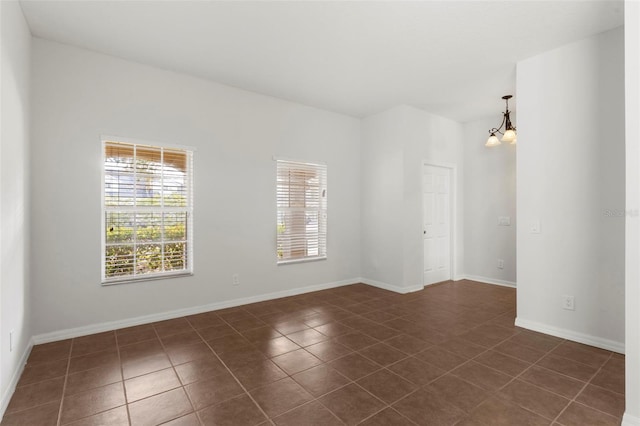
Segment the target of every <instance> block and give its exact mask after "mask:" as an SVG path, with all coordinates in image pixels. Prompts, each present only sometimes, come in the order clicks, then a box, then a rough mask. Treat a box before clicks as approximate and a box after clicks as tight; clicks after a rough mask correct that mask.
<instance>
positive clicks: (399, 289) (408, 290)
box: [360, 278, 424, 294]
mask: <svg viewBox="0 0 640 426" xmlns="http://www.w3.org/2000/svg"><path fill="white" fill-rule="evenodd" d="M360 282H361V283H363V284H367V285H371V286H374V287H378V288H381V289H383V290H389V291H393V292H395V293H400V294H407V293H413V292H414V291H420V290H422V289H423V288H424V286H423V285H416V286H412V287H400V286H398V285H394V284H388V283H384V282H382V281H376V280H372V279H370V278H360Z"/></svg>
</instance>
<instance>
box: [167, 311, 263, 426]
mask: <svg viewBox="0 0 640 426" xmlns="http://www.w3.org/2000/svg"><path fill="white" fill-rule="evenodd" d="M211 312H215V311H211ZM216 315H217V314H216ZM218 317H219V318H220V319H221V320H222V321H224V322H225V323H226V322H227V321H226V320H225V319H224V318H222V317H220V316H218ZM188 321H189V320H187V322H188ZM189 325H191V322H189ZM227 325H228V323H227ZM192 328H193V326H192ZM194 330H195V328H194ZM195 331H196V333H197V334H198V336H200V338H201V339H202V340H203V341H204V344H205V345H207V347H208V348H209V349H210V350H211V352H212V353H213V355H214V356H215V357H216V358H217V359H218V361H220V363H221V364H222V365H223V366H224V368H225V369H226V370H227V372H228V373H229V374H231V376H232V377H233V379H234V380H235V381H236V383H238V385H239V386H240V388H241V389H242V390H243V391H244V393H245V394H246V395H247V396H248V397H249V399H251V401H252V402H253V403H254V405H255V406H256V407H258V409H259V410H260V412H261V413H262V415H263V416H264V417H265V418H266V419H267V420H270V417H269V416H268V415H267V413H266V412H265V411H264V410H263V409H262V407H261V406H260V404H258V402H257V401H256V400H255V399H254V398H253V395H251V394H250V393H249V391H248V390H247V388H246V387H245V386H244V385H243V384H242V383H241V382H240V380H239V379H238V378H237V377H236V375H235V374H233V371H231V369H230V368H229V367H228V366H227V364H226V363H225V362H224V361H223V360H222V358H220V356H219V355H218V353H217V352H216V351H215V350H214V349H213V348H212V347H211V345H210V344H209V342H208V341H207V340H205V339H204V337H202V335H201V334H200V332H199V331H198V330H195ZM245 340H246V339H245ZM178 379H179V377H178ZM185 393H187V392H185ZM239 396H240V395H237V396H235V397H234V398H237V397H239ZM187 397H189V394H188V393H187ZM234 398H229V399H227V400H226V401H230V400H231V399H234ZM223 402H225V401H223ZM192 405H193V404H192ZM214 405H216V404H213V405H211V406H214ZM194 411H195V408H194ZM200 411H202V410H200ZM196 416H198V421H200V423H202V420H201V419H200V414H198V412H196Z"/></svg>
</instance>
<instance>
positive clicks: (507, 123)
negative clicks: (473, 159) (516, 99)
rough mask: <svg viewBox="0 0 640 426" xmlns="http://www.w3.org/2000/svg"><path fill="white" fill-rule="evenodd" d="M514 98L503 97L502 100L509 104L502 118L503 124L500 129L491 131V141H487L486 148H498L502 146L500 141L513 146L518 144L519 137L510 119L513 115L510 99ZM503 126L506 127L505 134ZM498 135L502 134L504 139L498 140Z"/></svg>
mask: <svg viewBox="0 0 640 426" xmlns="http://www.w3.org/2000/svg"><path fill="white" fill-rule="evenodd" d="M512 97H513V96H511V95H504V96H503V97H502V99H504V101H505V102H506V104H507V106H506V108H505V111H504V113H503V115H504V117H503V118H502V123H501V124H500V127H498V128H495V127H494V128H493V129H491V130H489V133H490V134H491V135H490V136H489V139H487V143H485V144H484V146H488V147H493V146H498V145H500V141H502V142H508V143H510V144H511V145H515V144H516V141H517V140H518V135H517V134H516V128H515V127H513V125H512V124H511V119H510V118H509V114H510V113H511V111H509V99H511V98H512ZM503 126H504V133H503V132H501V131H500V130H501V129H502V127H503ZM496 133H500V134H501V135H502V139H498V137H497V136H496Z"/></svg>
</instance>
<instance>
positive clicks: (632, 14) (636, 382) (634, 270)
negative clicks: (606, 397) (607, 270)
mask: <svg viewBox="0 0 640 426" xmlns="http://www.w3.org/2000/svg"><path fill="white" fill-rule="evenodd" d="M624 15H625V27H624V36H625V40H624V43H625V48H624V50H625V102H626V106H625V110H626V111H625V117H626V120H625V121H626V123H625V125H626V135H625V136H626V157H627V168H626V177H627V180H626V184H627V188H626V189H627V211H629V212H634V211H638V210H639V209H640V120H638V117H640V3H638V2H636V1H626V2H625V5H624ZM626 217H627V220H626V256H625V258H626V266H625V268H626V286H625V292H626V322H625V326H626V332H625V336H626V340H625V343H626V345H625V353H626V358H625V359H626V369H625V376H626V391H625V397H626V411H625V415H624V418H623V422H622V424H623V425H625V426H632V425H634V426H638V425H640V309H638V308H639V307H640V262H638V259H640V216H638V215H632V214H627V216H626Z"/></svg>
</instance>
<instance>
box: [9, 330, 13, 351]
mask: <svg viewBox="0 0 640 426" xmlns="http://www.w3.org/2000/svg"><path fill="white" fill-rule="evenodd" d="M9 352H13V330H11V331H10V332H9Z"/></svg>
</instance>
